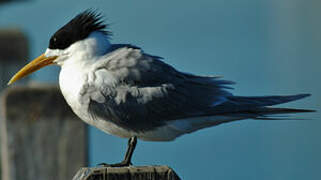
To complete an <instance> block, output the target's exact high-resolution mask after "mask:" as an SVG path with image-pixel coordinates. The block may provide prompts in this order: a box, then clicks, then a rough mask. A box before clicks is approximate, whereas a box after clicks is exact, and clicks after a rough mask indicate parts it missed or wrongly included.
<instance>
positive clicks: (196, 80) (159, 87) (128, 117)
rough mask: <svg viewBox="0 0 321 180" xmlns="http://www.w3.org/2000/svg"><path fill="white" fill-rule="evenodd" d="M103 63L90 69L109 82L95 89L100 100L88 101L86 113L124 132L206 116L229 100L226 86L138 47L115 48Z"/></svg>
mask: <svg viewBox="0 0 321 180" xmlns="http://www.w3.org/2000/svg"><path fill="white" fill-rule="evenodd" d="M104 59H106V60H105V61H102V63H100V64H99V65H97V68H96V69H97V70H104V71H108V72H109V73H110V74H111V75H112V76H113V77H114V80H115V81H114V83H112V84H109V85H106V84H105V85H104V86H103V87H96V89H99V90H100V93H101V94H102V95H103V96H104V99H105V101H104V102H103V103H99V102H97V101H95V100H93V99H92V100H91V101H90V105H89V111H90V113H91V114H92V115H93V117H95V118H103V119H106V120H109V121H112V122H113V123H115V124H117V125H119V126H121V127H123V128H125V129H130V130H133V131H146V130H152V129H154V128H157V127H159V126H162V125H164V124H166V123H167V122H168V121H171V120H176V119H184V118H189V117H196V116H206V115H207V114H208V112H209V111H210V109H212V108H213V107H214V106H217V105H219V104H222V103H224V102H225V101H226V100H227V98H228V97H229V96H231V94H230V93H229V92H228V91H226V88H228V87H227V85H229V84H232V82H230V81H224V80H220V79H219V78H217V77H203V76H196V75H192V74H187V73H182V72H179V71H177V70H176V69H174V68H173V67H171V66H170V65H168V64H166V63H164V62H163V61H161V58H159V57H156V56H151V55H148V54H145V53H143V52H142V51H141V50H140V49H138V48H133V47H128V46H124V47H119V48H115V50H114V51H113V52H111V53H109V54H107V55H106V57H104ZM102 78H103V77H102ZM96 86H99V85H96Z"/></svg>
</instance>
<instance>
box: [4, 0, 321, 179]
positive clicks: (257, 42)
mask: <svg viewBox="0 0 321 180" xmlns="http://www.w3.org/2000/svg"><path fill="white" fill-rule="evenodd" d="M86 8H97V9H99V11H101V12H102V13H103V14H104V15H105V17H106V20H107V22H108V23H110V30H112V31H113V34H114V36H113V38H112V42H114V43H132V44H135V45H137V46H140V47H142V48H143V49H144V50H145V51H146V52H148V53H150V54H154V55H159V56H162V57H164V58H165V61H166V62H167V63H169V64H172V65H173V66H174V67H176V68H177V69H179V70H182V71H186V72H191V73H195V74H200V75H224V78H225V79H228V80H233V81H236V82H237V84H236V85H235V86H234V87H235V90H233V91H232V92H233V93H234V94H237V95H274V94H280V95H287V94H296V93H311V94H313V96H312V97H309V98H306V99H304V100H300V101H297V102H293V103H289V104H286V105H281V106H282V107H285V106H287V107H296V108H311V109H315V110H319V111H320V107H321V104H320V102H321V101H320V100H321V95H320V91H321V85H320V77H321V70H320V68H321V60H320V58H321V48H320V47H321V35H320V32H321V23H320V17H321V1H319V0H309V1H304V0H243V1H240V0H229V1H226V0H198V1H186V0H185V1H169V0H163V1H151V0H140V1H127V0H108V1H107V0H91V1H75V0H73V1H63V0H56V1H49V0H42V1H39V0H38V1H36V0H34V1H26V2H19V3H9V4H4V5H2V6H0V27H17V28H21V29H22V30H23V31H24V32H25V33H26V34H27V35H28V38H29V40H30V47H31V48H30V57H29V59H32V58H34V57H36V56H38V55H40V54H41V53H43V52H44V50H45V49H46V48H47V45H48V39H49V38H50V36H51V34H53V33H54V32H55V31H56V30H57V29H58V28H59V27H61V26H62V25H63V24H65V23H66V22H67V21H69V20H70V19H71V18H72V17H74V16H75V15H76V14H78V13H79V12H81V11H83V10H85V9H86ZM58 71H59V68H58V67H49V68H45V69H43V70H40V71H39V72H37V73H35V74H34V75H33V76H32V77H33V78H34V79H35V80H37V81H42V82H51V83H55V82H57V79H58V75H57V74H58ZM320 115H321V114H320V112H317V113H310V114H298V115H295V116H296V117H302V118H307V119H312V120H304V121H254V120H246V121H242V122H235V123H230V124H224V125H220V126H217V127H213V128H208V129H204V130H200V131H197V132H195V133H193V134H188V135H185V136H183V137H180V138H178V139H177V140H175V141H173V142H143V141H139V142H138V146H137V149H136V151H135V154H134V158H133V162H134V163H135V165H150V164H158V165H169V166H170V167H172V168H174V170H175V171H176V172H177V173H178V174H179V176H180V177H181V178H182V179H225V180H228V179H231V180H232V179H261V180H265V179H266V180H270V179H274V180H278V179H280V180H283V179H292V180H296V179H297V180H301V179H309V180H311V179H320V178H321V171H320V169H321V155H320V154H321V141H320V137H321V131H320V129H321V121H320V119H319V117H320ZM89 136H90V138H89V140H90V143H89V152H90V162H89V163H90V165H91V166H94V165H96V164H97V163H100V162H117V161H120V160H121V159H122V158H123V153H124V152H125V149H126V145H127V140H125V139H121V138H118V137H114V136H110V135H107V134H104V133H103V132H101V131H99V130H97V129H95V128H90V134H89Z"/></svg>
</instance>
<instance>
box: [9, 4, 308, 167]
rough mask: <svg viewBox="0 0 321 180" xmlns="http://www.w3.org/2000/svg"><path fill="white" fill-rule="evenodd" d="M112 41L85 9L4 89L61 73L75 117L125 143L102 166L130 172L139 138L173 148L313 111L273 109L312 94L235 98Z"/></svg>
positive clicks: (212, 81)
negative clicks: (206, 134)
mask: <svg viewBox="0 0 321 180" xmlns="http://www.w3.org/2000/svg"><path fill="white" fill-rule="evenodd" d="M111 36H112V33H111V31H109V25H108V24H106V23H104V21H103V16H102V15H101V13H99V12H97V11H96V10H91V9H87V10H84V11H82V12H81V13H79V14H77V15H76V16H75V17H74V18H73V19H71V20H70V21H69V22H68V23H66V24H65V25H63V26H62V27H61V28H60V29H58V31H56V32H55V33H54V34H53V35H52V36H51V38H50V40H49V46H48V48H47V49H46V51H45V52H44V53H43V54H42V55H40V56H39V57H38V58H36V59H34V60H33V61H31V62H30V63H29V64H27V65H25V66H24V67H23V68H22V69H21V70H19V71H18V72H17V73H16V74H15V75H14V76H13V77H12V78H11V79H10V81H9V82H8V85H10V84H12V83H13V82H15V81H17V80H19V79H21V78H23V77H25V76H27V75H29V74H31V73H33V72H35V71H37V70H39V69H41V68H43V67H45V66H48V65H58V66H60V67H61V68H60V73H59V87H60V90H61V93H62V95H63V96H64V98H65V100H66V102H67V104H68V105H69V106H70V107H71V109H72V110H73V112H74V113H75V114H76V115H77V116H78V117H79V118H80V119H81V120H83V121H84V122H86V123H88V124H90V125H92V126H95V127H97V128H98V129H100V130H102V131H103V132H105V133H108V134H112V135H115V136H119V137H122V138H128V146H127V151H126V154H125V157H124V159H123V160H122V161H121V162H119V163H115V164H107V163H102V165H104V166H111V167H123V166H130V165H132V161H131V159H132V155H133V152H134V150H135V147H136V144H137V138H138V139H140V140H145V141H172V140H174V139H176V138H177V137H179V136H181V135H184V134H189V133H193V132H195V131H197V130H200V129H204V128H208V127H213V126H217V125H220V124H225V123H229V122H234V121H238V120H245V119H255V120H273V119H280V118H284V117H278V116H277V115H281V114H290V113H303V112H314V111H313V110H308V109H293V108H280V107H271V106H273V105H278V104H282V103H287V102H290V101H295V100H299V99H302V98H305V97H308V96H310V94H296V95H287V96H236V95H234V94H232V93H231V92H230V91H231V89H232V87H231V86H232V85H233V84H234V82H232V81H228V80H224V79H222V77H220V76H201V75H195V74H192V73H186V72H182V71H179V70H177V69H176V68H174V67H173V66H171V65H169V64H167V63H166V62H165V60H164V59H163V58H162V57H159V56H155V55H151V54H148V53H145V52H144V51H143V49H142V48H140V47H137V46H134V45H131V44H112V43H111Z"/></svg>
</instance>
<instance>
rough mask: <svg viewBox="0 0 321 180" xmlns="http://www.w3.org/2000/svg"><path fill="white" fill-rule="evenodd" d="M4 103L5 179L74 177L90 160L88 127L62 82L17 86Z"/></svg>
mask: <svg viewBox="0 0 321 180" xmlns="http://www.w3.org/2000/svg"><path fill="white" fill-rule="evenodd" d="M1 103H2V104H1V108H2V115H3V116H4V117H3V118H1V119H2V121H1V124H0V126H1V149H2V180H37V179H39V180H70V179H72V177H73V175H74V174H75V173H76V172H77V170H78V169H79V167H82V166H85V165H86V164H87V126H86V125H85V123H83V122H82V121H81V120H80V119H78V117H76V116H75V115H74V113H73V112H72V111H71V109H70V107H69V106H68V105H67V104H66V102H65V100H64V98H63V97H62V95H61V93H60V90H59V89H58V87H53V86H39V85H38V86H33V87H30V86H21V87H19V86H16V87H12V88H9V89H7V90H6V91H5V92H4V93H3V95H2V100H1Z"/></svg>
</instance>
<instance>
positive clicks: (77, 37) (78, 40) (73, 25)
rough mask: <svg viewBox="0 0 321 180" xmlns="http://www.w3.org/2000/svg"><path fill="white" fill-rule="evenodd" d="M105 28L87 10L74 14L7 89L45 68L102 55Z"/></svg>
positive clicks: (98, 17)
mask: <svg viewBox="0 0 321 180" xmlns="http://www.w3.org/2000/svg"><path fill="white" fill-rule="evenodd" d="M105 28H106V24H103V23H102V20H101V15H100V14H97V13H95V12H94V11H91V10H86V11H84V12H82V13H80V14H78V15H77V16H76V17H74V18H73V19H72V20H71V21H69V22H68V23H67V24H66V25H64V26H63V27H61V28H60V29H59V30H58V31H57V32H55V33H54V34H53V35H52V36H51V38H50V41H49V46H48V48H47V50H46V51H45V53H43V54H42V55H40V56H39V57H37V58H36V59H34V60H33V61H31V62H30V63H29V64H27V65H26V66H24V67H23V68H22V69H21V70H20V71H19V72H17V73H16V74H15V75H14V76H13V77H12V78H11V80H10V81H9V82H8V85H9V84H12V83H13V82H15V81H17V80H19V79H21V78H23V77H25V76H27V75H28V74H31V73H32V72H35V71H37V70H39V69H40V68H42V67H45V66H48V65H53V64H57V65H60V66H62V65H64V64H65V63H74V62H72V61H79V59H80V60H84V59H86V60H90V59H94V58H93V57H94V56H100V55H103V54H105V53H106V52H107V50H108V48H109V47H110V43H109V37H110V32H109V31H106V30H105Z"/></svg>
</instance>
